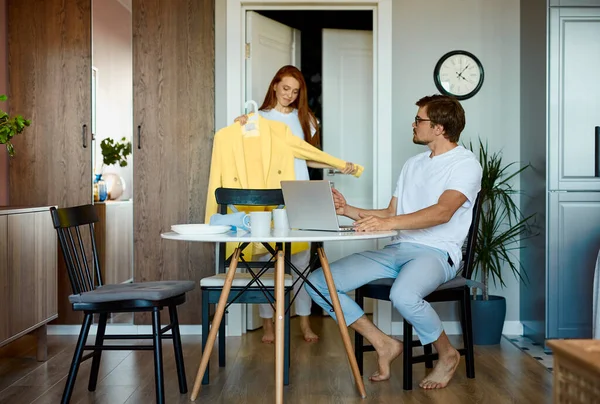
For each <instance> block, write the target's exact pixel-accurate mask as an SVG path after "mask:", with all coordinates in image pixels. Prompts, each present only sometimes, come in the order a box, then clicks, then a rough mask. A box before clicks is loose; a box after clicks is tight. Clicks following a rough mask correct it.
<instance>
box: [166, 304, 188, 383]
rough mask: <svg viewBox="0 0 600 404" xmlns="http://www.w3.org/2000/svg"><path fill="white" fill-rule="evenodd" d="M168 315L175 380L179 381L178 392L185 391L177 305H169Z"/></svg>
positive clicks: (185, 381)
mask: <svg viewBox="0 0 600 404" xmlns="http://www.w3.org/2000/svg"><path fill="white" fill-rule="evenodd" d="M169 317H170V318H171V333H172V335H173V351H174V354H175V366H176V367H177V380H178V381H179V392H180V393H181V394H185V393H187V391H188V390H187V380H186V377H185V366H184V363H183V347H182V346H181V334H180V332H179V317H178V316H177V306H169Z"/></svg>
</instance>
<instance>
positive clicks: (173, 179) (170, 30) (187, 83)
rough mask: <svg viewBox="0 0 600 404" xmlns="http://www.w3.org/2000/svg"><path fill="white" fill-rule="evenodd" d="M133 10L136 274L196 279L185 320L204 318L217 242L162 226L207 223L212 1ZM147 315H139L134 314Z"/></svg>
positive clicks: (170, 1)
mask: <svg viewBox="0 0 600 404" xmlns="http://www.w3.org/2000/svg"><path fill="white" fill-rule="evenodd" d="M132 14H133V81H134V91H133V94H134V95H133V105H134V107H133V108H134V144H133V145H134V148H133V162H134V163H133V175H134V179H133V183H134V188H133V201H134V202H133V203H134V209H133V210H134V268H135V269H134V280H135V281H157V280H170V279H180V280H193V281H195V282H197V283H196V285H197V286H196V289H195V290H194V291H193V292H191V293H188V302H187V303H186V304H185V305H184V306H182V307H181V308H180V309H179V320H180V322H181V323H182V324H200V322H201V315H200V314H201V299H200V288H199V280H200V279H201V278H202V277H204V276H207V275H208V274H213V273H214V268H215V267H214V246H212V245H209V244H205V243H183V242H177V241H168V240H162V239H161V238H160V234H161V233H162V232H166V231H170V228H171V225H172V224H176V223H204V205H205V201H206V192H207V187H208V175H209V167H210V159H211V149H212V137H213V133H214V62H215V61H214V32H213V26H214V2H213V0H134V1H133V11H132ZM149 320H150V317H149V316H147V315H140V316H136V320H135V322H136V323H137V324H140V323H146V324H148V323H149ZM165 320H166V319H165Z"/></svg>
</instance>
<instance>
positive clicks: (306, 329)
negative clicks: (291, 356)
mask: <svg viewBox="0 0 600 404" xmlns="http://www.w3.org/2000/svg"><path fill="white" fill-rule="evenodd" d="M300 329H301V330H302V334H303V335H304V341H306V342H317V341H318V340H319V336H318V335H317V334H315V333H314V331H313V330H312V328H310V320H309V317H308V316H300Z"/></svg>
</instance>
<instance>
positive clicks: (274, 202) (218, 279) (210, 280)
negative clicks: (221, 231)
mask: <svg viewBox="0 0 600 404" xmlns="http://www.w3.org/2000/svg"><path fill="white" fill-rule="evenodd" d="M215 197H216V200H217V203H218V204H219V213H221V214H226V213H227V208H228V206H279V205H283V203H284V202H283V194H282V192H281V190H280V189H232V188H217V189H216V190H215ZM285 244H286V246H285V257H286V275H285V302H284V304H285V307H286V313H285V330H284V339H285V341H284V346H285V349H284V351H285V352H284V367H283V369H284V375H283V383H284V384H285V385H288V383H289V366H290V310H289V308H290V294H291V291H292V287H293V283H292V277H291V275H289V272H290V269H289V265H288V264H287V263H289V262H290V243H285ZM247 245H248V244H247V243H246V244H243V245H241V246H240V248H241V249H242V250H244V248H246V246H247ZM263 245H264V246H265V248H267V250H268V251H269V252H270V253H271V254H272V255H275V250H273V248H272V247H271V246H269V244H266V243H263ZM276 247H277V249H278V250H280V249H282V245H281V243H279V244H277V246H276ZM250 254H251V253H250ZM217 259H218V274H216V275H213V276H209V277H206V278H203V279H201V280H200V289H201V290H202V351H203V352H204V348H205V346H206V341H207V339H208V333H209V323H210V321H209V320H210V307H211V305H214V304H217V303H218V302H219V297H220V296H221V292H222V291H223V285H224V284H225V269H226V268H227V267H228V266H229V264H230V262H231V257H226V243H220V244H219V252H218V256H217ZM274 265H275V259H274V258H272V259H271V260H270V261H268V262H264V261H251V260H246V259H244V256H243V253H242V255H241V256H240V260H239V263H238V268H245V269H246V270H247V271H248V272H247V273H237V274H236V275H235V278H234V280H233V285H232V287H231V292H230V294H229V297H228V299H227V307H229V305H231V304H233V303H251V304H260V303H269V304H273V303H274V301H275V298H274V293H275V288H274V285H275V283H274V276H273V273H266V271H267V270H269V269H270V268H274ZM256 269H258V271H256ZM224 318H225V317H223V319H224ZM214 326H217V325H215V324H213V327H214ZM218 326H219V333H218V335H219V344H218V345H219V367H224V366H225V321H224V320H222V321H221V324H218ZM209 369H210V366H207V368H206V371H205V372H204V377H203V379H202V384H208V383H209Z"/></svg>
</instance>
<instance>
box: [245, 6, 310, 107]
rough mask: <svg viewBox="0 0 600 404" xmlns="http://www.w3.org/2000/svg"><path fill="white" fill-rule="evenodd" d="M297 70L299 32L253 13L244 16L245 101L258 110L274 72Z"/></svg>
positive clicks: (298, 61)
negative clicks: (256, 105) (254, 102)
mask: <svg viewBox="0 0 600 404" xmlns="http://www.w3.org/2000/svg"><path fill="white" fill-rule="evenodd" d="M285 65H293V66H296V67H298V68H300V31H298V30H296V29H294V28H292V27H288V26H287V25H284V24H281V23H279V22H277V21H275V20H272V19H270V18H267V17H265V16H263V15H261V14H258V13H256V12H254V11H248V12H247V13H246V101H249V100H254V101H256V103H257V104H258V106H259V107H260V106H261V104H262V102H263V100H264V99H265V95H266V92H267V87H268V86H269V83H271V80H272V79H273V76H275V73H277V70H279V69H280V68H281V67H283V66H285Z"/></svg>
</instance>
